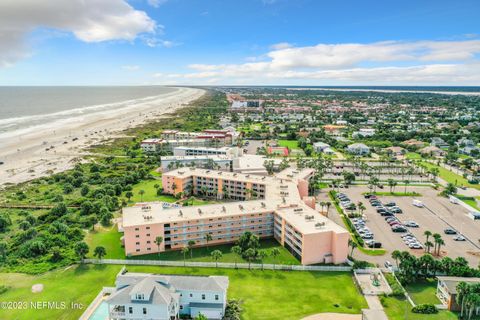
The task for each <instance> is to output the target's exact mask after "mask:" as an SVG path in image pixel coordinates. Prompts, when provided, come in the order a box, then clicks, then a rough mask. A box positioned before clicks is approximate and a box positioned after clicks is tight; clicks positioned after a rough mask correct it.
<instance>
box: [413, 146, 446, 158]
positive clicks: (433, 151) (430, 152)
mask: <svg viewBox="0 0 480 320" xmlns="http://www.w3.org/2000/svg"><path fill="white" fill-rule="evenodd" d="M419 152H420V153H421V154H424V155H427V156H431V157H443V156H444V155H445V154H446V153H447V152H446V151H445V150H442V149H440V148H438V147H435V146H426V147H425V148H423V149H420V150H419Z"/></svg>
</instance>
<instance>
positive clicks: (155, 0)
mask: <svg viewBox="0 0 480 320" xmlns="http://www.w3.org/2000/svg"><path fill="white" fill-rule="evenodd" d="M167 1H168V0H147V3H148V4H149V5H151V6H152V7H154V8H158V7H160V6H161V5H162V4H164V3H165V2H167Z"/></svg>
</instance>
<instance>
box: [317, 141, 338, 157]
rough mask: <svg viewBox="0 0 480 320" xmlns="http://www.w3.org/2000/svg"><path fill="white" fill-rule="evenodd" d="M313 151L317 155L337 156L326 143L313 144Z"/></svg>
mask: <svg viewBox="0 0 480 320" xmlns="http://www.w3.org/2000/svg"><path fill="white" fill-rule="evenodd" d="M313 150H315V152H317V153H325V154H335V151H333V149H332V148H331V147H330V145H329V144H327V143H325V142H315V143H314V144H313Z"/></svg>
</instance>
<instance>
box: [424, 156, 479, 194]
mask: <svg viewBox="0 0 480 320" xmlns="http://www.w3.org/2000/svg"><path fill="white" fill-rule="evenodd" d="M422 164H423V165H424V166H425V167H426V168H428V169H432V168H438V172H439V173H438V176H439V177H440V178H442V179H443V180H445V181H447V182H450V183H453V184H454V185H457V186H460V185H464V186H466V187H471V188H475V189H480V186H479V185H476V184H470V183H468V180H467V179H465V178H464V177H462V176H460V175H458V174H456V173H454V172H452V171H450V170H447V169H445V168H444V167H440V166H437V165H436V164H433V163H430V162H426V161H423V162H422Z"/></svg>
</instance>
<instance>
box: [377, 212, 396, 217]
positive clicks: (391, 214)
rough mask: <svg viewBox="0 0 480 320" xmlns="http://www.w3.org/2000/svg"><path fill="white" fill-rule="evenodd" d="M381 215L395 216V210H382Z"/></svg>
mask: <svg viewBox="0 0 480 320" xmlns="http://www.w3.org/2000/svg"><path fill="white" fill-rule="evenodd" d="M380 215H381V216H382V217H393V216H394V215H395V214H394V213H393V212H390V211H386V212H380Z"/></svg>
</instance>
